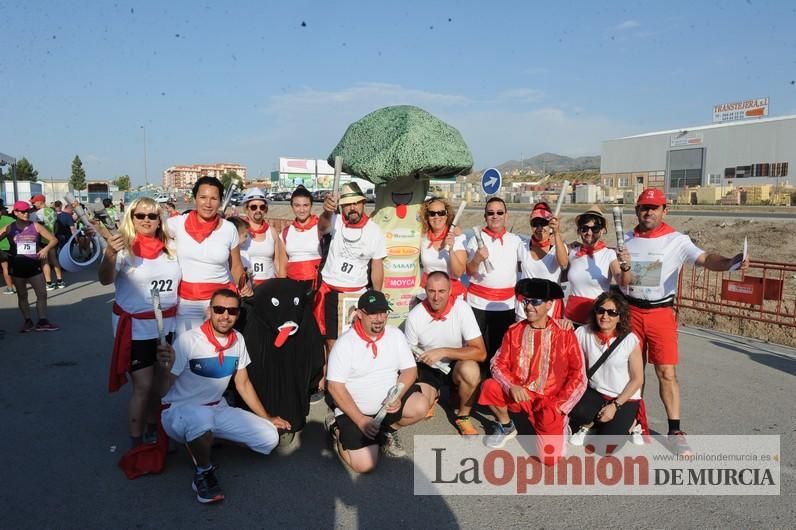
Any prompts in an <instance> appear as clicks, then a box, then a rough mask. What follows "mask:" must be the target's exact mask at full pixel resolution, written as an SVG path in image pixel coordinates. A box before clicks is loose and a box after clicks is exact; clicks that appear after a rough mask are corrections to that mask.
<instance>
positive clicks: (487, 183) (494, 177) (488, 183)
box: [481, 167, 503, 195]
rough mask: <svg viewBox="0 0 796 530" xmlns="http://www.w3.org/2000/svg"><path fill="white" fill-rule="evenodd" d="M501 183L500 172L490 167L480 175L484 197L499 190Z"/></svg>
mask: <svg viewBox="0 0 796 530" xmlns="http://www.w3.org/2000/svg"><path fill="white" fill-rule="evenodd" d="M502 183H503V177H501V176H500V171H498V170H497V169H495V168H493V167H491V168H489V169H487V170H486V171H484V174H483V175H481V189H482V190H484V193H485V194H486V195H494V194H496V193H497V192H498V191H499V190H500V186H501V184H502Z"/></svg>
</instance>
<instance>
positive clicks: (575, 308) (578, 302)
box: [564, 294, 594, 324]
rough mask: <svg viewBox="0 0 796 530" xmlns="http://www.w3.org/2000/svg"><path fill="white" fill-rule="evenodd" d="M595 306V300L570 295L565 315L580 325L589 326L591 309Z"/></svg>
mask: <svg viewBox="0 0 796 530" xmlns="http://www.w3.org/2000/svg"><path fill="white" fill-rule="evenodd" d="M593 306H594V298H586V297H583V296H575V295H574V294H573V295H569V299H567V307H566V309H565V311H564V315H565V316H566V317H567V318H568V319H570V320H571V321H572V322H577V323H578V324H588V322H589V315H590V314H591V308H592V307H593Z"/></svg>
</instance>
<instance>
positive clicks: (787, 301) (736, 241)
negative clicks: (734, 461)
mask: <svg viewBox="0 0 796 530" xmlns="http://www.w3.org/2000/svg"><path fill="white" fill-rule="evenodd" d="M316 209H317V210H318V212H317V213H320V211H321V209H320V207H316ZM585 209H586V207H584V210H585ZM511 210H512V212H511V214H510V216H509V219H508V222H507V224H508V226H509V227H510V228H511V229H512V231H513V232H516V233H519V234H526V235H527V234H529V233H530V226H529V224H528V217H527V214H525V213H520V212H518V211H515V210H514V209H513V208H511ZM604 210H605V211H606V212H609V211H610V210H609V209H608V208H605V209H604ZM625 211H626V215H625V217H624V225H625V229H626V230H628V229H630V228H631V227H632V226H634V225H635V218H634V217H633V216H632V215H627V214H629V213H630V212H631V210H630V209H629V208H626V209H625ZM575 215H576V214H574V213H572V214H570V213H562V216H561V217H562V222H563V226H564V240H565V241H566V242H567V243H570V242H573V241H577V240H578V239H577V234H576V232H575ZM269 217H272V218H280V219H286V220H287V219H289V218H291V212H290V208H289V207H288V206H287V205H280V204H274V205H271V208H270V211H269ZM463 217H464V219H463V221H462V222H461V226H462V227H464V228H470V227H472V226H476V225H479V224H483V216H482V214H480V213H479V212H476V211H467V212H465V214H464V216H463ZM608 217H609V220H608V225H609V231H608V233H607V234H606V243H607V244H608V245H609V246H615V245H616V241H615V239H616V238H615V237H614V235H613V230H612V227H613V223H612V221H611V220H610V214H608ZM666 221H667V222H668V223H669V224H671V225H672V226H673V227H674V228H675V229H677V230H679V231H681V232H684V233H686V234H688V235H689V236H690V237H691V239H692V240H693V241H694V243H695V244H696V245H697V246H699V247H700V248H702V249H704V250H706V251H712V252H718V253H720V254H722V255H724V256H734V255H735V254H737V253H739V252H741V250H742V249H743V242H744V238H747V241H748V247H749V257H750V258H751V259H752V260H760V261H767V262H779V263H787V264H796V222H792V221H788V222H785V221H768V220H760V219H749V218H744V217H743V213H737V214H736V213H731V214H728V215H727V217H726V218H718V217H698V216H693V217H692V216H669V217H667V219H666ZM783 297H784V302H783V307H784V308H785V310H786V311H788V312H789V313H790V314H791V315H793V317H792V318H791V319H790V322H795V321H796V272H791V273H788V274H786V276H785V283H784V293H783ZM768 305H771V304H767V306H768ZM679 320H680V322H681V323H683V324H687V325H693V326H699V327H703V328H707V329H715V330H719V331H724V332H727V333H733V334H737V335H742V336H747V337H753V338H757V339H761V340H765V341H768V342H772V343H777V344H784V345H788V346H794V347H796V328H794V327H790V326H782V325H777V324H767V323H764V322H757V321H755V320H751V319H749V318H748V316H747V315H742V314H739V316H737V317H728V316H721V315H715V314H713V313H710V312H707V311H698V310H692V309H683V310H681V311H680V312H679Z"/></svg>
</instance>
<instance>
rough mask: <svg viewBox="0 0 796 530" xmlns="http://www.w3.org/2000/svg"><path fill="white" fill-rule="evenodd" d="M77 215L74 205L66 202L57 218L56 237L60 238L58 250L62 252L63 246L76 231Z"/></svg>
mask: <svg viewBox="0 0 796 530" xmlns="http://www.w3.org/2000/svg"><path fill="white" fill-rule="evenodd" d="M75 230H76V228H75V217H74V212H73V211H72V205H71V204H66V205H64V206H63V208H62V209H61V211H60V213H58V216H57V217H56V219H55V237H56V238H58V251H59V252H60V251H61V249H62V248H63V246H64V245H65V244H66V242H67V241H69V238H70V237H72V234H74V233H75Z"/></svg>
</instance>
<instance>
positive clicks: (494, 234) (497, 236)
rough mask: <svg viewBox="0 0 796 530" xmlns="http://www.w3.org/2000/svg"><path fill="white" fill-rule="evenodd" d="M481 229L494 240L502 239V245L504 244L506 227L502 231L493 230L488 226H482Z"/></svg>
mask: <svg viewBox="0 0 796 530" xmlns="http://www.w3.org/2000/svg"><path fill="white" fill-rule="evenodd" d="M481 231H482V232H483V233H485V234H486V235H488V236H489V237H491V238H492V241H495V240H496V239H499V240H500V245H501V246H503V236H505V235H506V227H503V229H502V230H501V231H500V232H493V231H492V230H490V229H489V228H487V227H484V228H482V229H481Z"/></svg>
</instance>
